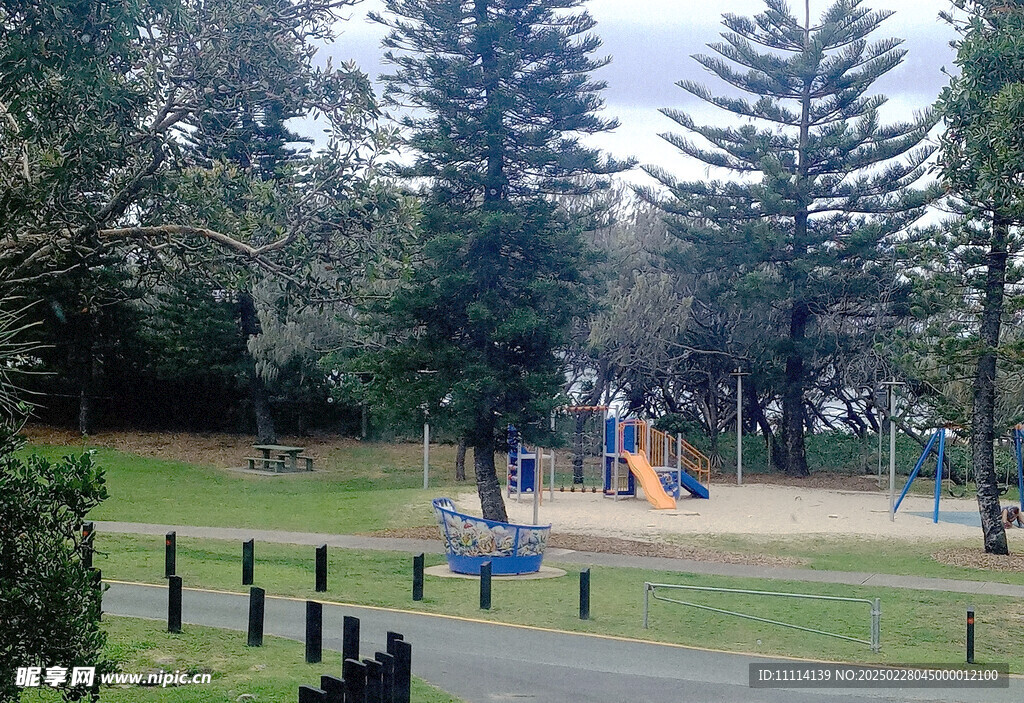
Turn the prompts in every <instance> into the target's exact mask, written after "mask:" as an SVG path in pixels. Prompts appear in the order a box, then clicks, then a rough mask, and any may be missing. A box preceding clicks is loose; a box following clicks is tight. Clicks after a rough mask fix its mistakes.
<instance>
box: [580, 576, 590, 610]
mask: <svg viewBox="0 0 1024 703" xmlns="http://www.w3.org/2000/svg"><path fill="white" fill-rule="evenodd" d="M589 619H590V569H587V570H586V571H581V572H580V620H589Z"/></svg>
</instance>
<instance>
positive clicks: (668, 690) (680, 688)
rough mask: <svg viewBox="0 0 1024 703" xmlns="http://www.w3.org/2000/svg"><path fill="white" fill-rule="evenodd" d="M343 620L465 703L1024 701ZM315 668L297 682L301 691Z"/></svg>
mask: <svg viewBox="0 0 1024 703" xmlns="http://www.w3.org/2000/svg"><path fill="white" fill-rule="evenodd" d="M103 609H104V612H106V613H110V614H112V615H125V616H132V617H144V618H163V617H165V615H166V612H167V589H166V587H162V586H145V585H137V584H123V583H117V582H115V583H111V584H110V590H109V591H107V593H106V594H105V596H104V600H103ZM182 612H183V618H182V619H183V622H184V623H186V624H197V625H207V626H211V627H219V628H225V629H232V630H245V629H246V626H247V622H248V597H247V596H245V595H242V594H234V593H220V592H212V591H201V590H194V589H185V590H184V592H183V595H182ZM345 615H353V616H356V617H358V618H359V619H360V622H361V635H362V643H361V650H360V656H362V657H367V656H372V655H373V652H375V651H383V650H384V648H385V637H386V634H385V633H386V632H387V631H388V630H393V631H396V632H401V633H402V634H403V635H404V636H405V639H406V640H407V641H408V642H410V643H411V644H412V647H413V649H412V652H413V672H414V673H415V674H416V675H417V676H419V677H420V678H423V679H425V680H426V681H429V682H430V683H432V684H434V685H435V686H438V687H439V688H442V689H444V690H445V691H448V692H450V693H452V694H453V695H455V696H458V697H459V698H462V699H464V700H465V701H467V702H468V703H492V702H495V701H531V702H539V703H569V702H576V701H579V702H586V703H590V702H593V703H625V702H630V703H821V702H824V703H879V702H880V701H900V702H903V701H915V702H916V701H936V702H938V701H942V702H943V703H959V702H961V701H962V702H963V703H1003V702H1004V701H1006V702H1008V701H1019V700H1021V699H1022V696H1024V681H1022V680H1020V679H1014V680H1013V681H1011V683H1010V688H1008V689H949V688H945V689H909V688H908V689H891V688H890V689H852V688H844V689H834V688H833V689H825V688H816V689H752V688H750V687H749V685H748V681H749V665H750V664H753V663H765V662H780V661H783V660H778V659H767V658H761V657H753V656H749V655H740V654H727V653H721V652H711V651H706V650H700V649H691V648H685V647H677V646H672V645H662V644H654V643H647V642H638V641H635V640H625V639H617V638H610V637H599V636H592V635H581V634H572V633H565V632H555V631H550V630H542V629H537V628H527V627H516V626H510V625H500V624H494V623H485V622H479V621H474V620H467V619H459V618H450V617H444V616H433V615H425V614H420V613H409V612H403V611H394V610H386V609H378V608H366V607H359V606H348V605H334V604H324V607H323V618H324V649H325V650H332V651H335V652H337V651H340V650H341V632H342V618H343V616H345ZM186 631H187V629H186ZM264 632H265V634H267V635H276V636H279V637H285V638H288V639H292V640H297V641H300V642H301V641H303V640H304V637H305V605H304V603H303V602H302V601H300V600H296V599H288V598H273V597H269V596H268V597H267V599H266V619H265V626H264ZM331 659H334V661H335V663H336V664H337V666H336V667H335V668H336V669H337V671H335V672H334V673H336V674H337V675H340V657H338V656H337V655H334V657H331V656H330V655H326V654H325V662H327V666H328V668H329V666H330V662H331ZM320 673H325V672H324V671H323V669H322V668H321V669H315V670H314V671H312V672H311V680H310V681H297V682H296V690H297V688H298V685H299V684H302V683H308V684H315V683H317V681H318V677H319V674H320ZM328 673H329V672H328Z"/></svg>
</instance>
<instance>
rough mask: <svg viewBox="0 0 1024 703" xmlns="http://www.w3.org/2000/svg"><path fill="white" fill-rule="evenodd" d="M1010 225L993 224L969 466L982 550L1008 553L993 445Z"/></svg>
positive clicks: (997, 219)
mask: <svg viewBox="0 0 1024 703" xmlns="http://www.w3.org/2000/svg"><path fill="white" fill-rule="evenodd" d="M1008 236H1009V222H1008V221H1007V220H1006V219H1004V218H1002V217H999V216H996V217H995V218H993V221H992V248H991V249H990V250H989V253H988V261H987V269H988V270H987V272H986V276H985V297H984V302H983V303H982V313H981V328H980V330H979V334H980V342H981V345H982V349H981V356H980V357H979V358H978V368H977V372H976V373H975V375H974V413H973V416H972V418H971V464H972V465H973V467H974V481H975V483H976V484H977V486H978V510H979V512H980V513H981V530H982V532H983V534H984V542H985V551H986V552H987V553H989V554H1009V548H1008V547H1007V544H1006V530H1005V529H1004V527H1003V521H1002V516H1001V510H1000V506H999V484H998V479H997V478H996V466H995V456H994V447H993V443H994V442H995V404H996V351H997V349H998V347H999V332H1000V327H1001V322H1002V314H1003V296H1004V292H1005V287H1006V262H1007V244H1006V243H1007V238H1008Z"/></svg>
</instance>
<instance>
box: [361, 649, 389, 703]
mask: <svg viewBox="0 0 1024 703" xmlns="http://www.w3.org/2000/svg"><path fill="white" fill-rule="evenodd" d="M363 666H365V667H366V703H384V695H383V693H384V686H383V684H382V682H381V674H382V672H383V666H382V665H381V663H380V662H379V661H377V660H376V659H364V660H363ZM387 703H391V701H388V702H387Z"/></svg>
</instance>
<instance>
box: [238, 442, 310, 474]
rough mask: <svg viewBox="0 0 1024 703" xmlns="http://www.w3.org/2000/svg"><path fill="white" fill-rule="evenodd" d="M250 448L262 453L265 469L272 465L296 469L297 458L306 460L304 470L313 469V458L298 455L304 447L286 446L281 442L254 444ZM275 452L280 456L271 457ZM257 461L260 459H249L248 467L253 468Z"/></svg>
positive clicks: (285, 469) (297, 465) (289, 469)
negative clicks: (277, 457) (276, 457)
mask: <svg viewBox="0 0 1024 703" xmlns="http://www.w3.org/2000/svg"><path fill="white" fill-rule="evenodd" d="M252 448H253V449H255V450H257V451H259V452H262V453H263V459H262V462H263V466H264V469H266V470H269V469H270V466H271V465H273V466H274V467H275V470H277V469H276V467H278V466H280V467H281V470H284V471H298V470H299V459H305V460H306V471H312V470H313V458H312V457H308V456H300V454H302V452H304V451H305V450H306V448H305V447H288V446H285V445H283V444H254V445H252ZM275 453H276V454H277V455H278V456H279V457H280V458H279V459H274V458H272V457H271V455H272V454H275ZM257 461H260V459H258V458H253V459H249V467H250V468H253V465H254V464H255V463H256V462H257Z"/></svg>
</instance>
